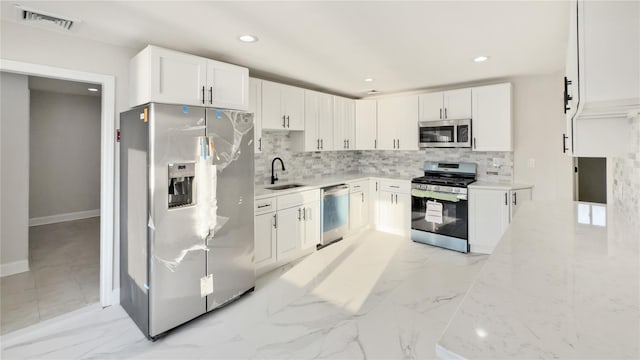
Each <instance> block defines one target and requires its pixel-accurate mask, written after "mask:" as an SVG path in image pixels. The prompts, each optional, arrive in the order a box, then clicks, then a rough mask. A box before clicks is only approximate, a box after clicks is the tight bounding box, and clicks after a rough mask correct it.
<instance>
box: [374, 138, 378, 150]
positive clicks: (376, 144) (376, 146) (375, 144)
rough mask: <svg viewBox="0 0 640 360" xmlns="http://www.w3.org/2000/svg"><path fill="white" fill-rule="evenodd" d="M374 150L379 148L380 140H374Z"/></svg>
mask: <svg viewBox="0 0 640 360" xmlns="http://www.w3.org/2000/svg"><path fill="white" fill-rule="evenodd" d="M373 148H374V149H377V148H378V139H373Z"/></svg>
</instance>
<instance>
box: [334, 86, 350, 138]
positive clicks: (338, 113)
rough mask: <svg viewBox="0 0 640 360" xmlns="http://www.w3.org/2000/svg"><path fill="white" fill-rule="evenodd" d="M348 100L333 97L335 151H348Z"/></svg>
mask: <svg viewBox="0 0 640 360" xmlns="http://www.w3.org/2000/svg"><path fill="white" fill-rule="evenodd" d="M346 100H347V99H346V98H343V97H339V96H334V97H333V148H334V149H335V150H347V138H346V136H345V135H346V134H345V131H344V130H345V127H346V126H345V121H346V119H345V114H346Z"/></svg>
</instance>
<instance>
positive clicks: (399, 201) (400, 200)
mask: <svg viewBox="0 0 640 360" xmlns="http://www.w3.org/2000/svg"><path fill="white" fill-rule="evenodd" d="M377 212H378V213H377V221H376V229H377V230H379V231H382V232H387V233H391V234H396V235H400V236H409V234H410V231H411V183H410V182H409V181H400V180H385V179H381V180H379V191H378V211H377Z"/></svg>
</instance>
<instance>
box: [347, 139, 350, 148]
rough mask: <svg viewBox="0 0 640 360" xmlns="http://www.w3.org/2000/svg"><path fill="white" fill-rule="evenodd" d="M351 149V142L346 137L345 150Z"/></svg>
mask: <svg viewBox="0 0 640 360" xmlns="http://www.w3.org/2000/svg"><path fill="white" fill-rule="evenodd" d="M348 149H351V144H349V139H347V150H348Z"/></svg>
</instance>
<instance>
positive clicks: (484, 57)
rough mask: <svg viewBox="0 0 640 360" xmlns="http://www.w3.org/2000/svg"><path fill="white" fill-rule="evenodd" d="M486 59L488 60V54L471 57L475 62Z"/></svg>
mask: <svg viewBox="0 0 640 360" xmlns="http://www.w3.org/2000/svg"><path fill="white" fill-rule="evenodd" d="M487 60H489V57H488V56H478V57H476V58H474V59H473V61H475V62H483V61H487Z"/></svg>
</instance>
